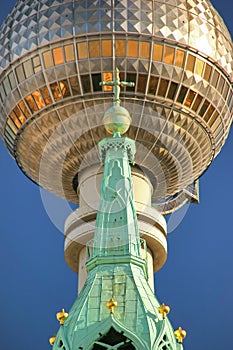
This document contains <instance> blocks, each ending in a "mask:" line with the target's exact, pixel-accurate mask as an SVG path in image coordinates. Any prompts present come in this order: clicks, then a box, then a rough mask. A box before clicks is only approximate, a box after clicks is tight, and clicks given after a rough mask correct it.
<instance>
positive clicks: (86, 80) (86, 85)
mask: <svg viewBox="0 0 233 350" xmlns="http://www.w3.org/2000/svg"><path fill="white" fill-rule="evenodd" d="M81 82H82V87H83V93H84V94H85V93H88V92H91V82H90V77H89V75H81Z"/></svg>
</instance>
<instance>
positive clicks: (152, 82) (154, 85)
mask: <svg viewBox="0 0 233 350" xmlns="http://www.w3.org/2000/svg"><path fill="white" fill-rule="evenodd" d="M158 81H159V78H158V77H153V76H151V77H150V82H149V88H148V94H152V95H155V93H156V90H157V86H158Z"/></svg>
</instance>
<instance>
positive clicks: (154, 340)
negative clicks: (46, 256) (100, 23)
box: [52, 72, 185, 350]
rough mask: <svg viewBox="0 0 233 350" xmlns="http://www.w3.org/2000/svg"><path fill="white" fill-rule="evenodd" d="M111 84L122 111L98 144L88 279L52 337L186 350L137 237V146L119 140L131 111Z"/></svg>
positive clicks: (61, 342)
mask: <svg viewBox="0 0 233 350" xmlns="http://www.w3.org/2000/svg"><path fill="white" fill-rule="evenodd" d="M118 73H119V72H118ZM118 77H119V75H118ZM124 83H125V84H127V83H126V82H124ZM112 85H113V86H114V87H115V97H114V106H113V107H114V108H115V112H116V113H118V112H119V113H118V114H117V115H114V114H112V115H111V120H109V121H108V123H107V126H106V128H107V130H108V129H109V131H110V132H111V133H113V137H112V138H106V139H103V140H102V141H100V142H99V152H100V157H101V161H102V163H103V164H104V174H103V178H102V183H101V191H100V193H101V196H100V197H101V198H100V206H99V210H98V214H97V218H96V228H95V234H94V239H93V240H92V241H91V242H89V243H88V245H87V264H86V266H87V271H88V276H87V279H86V282H85V285H84V287H83V289H82V291H81V293H80V295H79V296H78V298H77V300H76V302H75V303H74V305H73V307H72V309H71V310H70V312H69V316H68V318H66V319H64V324H61V327H60V329H59V332H58V334H57V336H56V339H55V340H54V337H53V338H52V342H54V345H53V350H61V349H62V350H101V349H109V350H110V349H111V350H117V349H119V350H135V349H136V350H144V349H145V350H182V349H183V347H182V344H181V341H182V340H183V338H184V336H185V333H184V331H183V330H182V329H181V328H179V329H178V330H177V332H176V335H175V334H174V331H173V328H172V326H171V324H170V322H169V321H168V318H167V317H166V316H167V313H168V312H169V310H170V308H169V307H168V306H166V305H164V304H163V305H160V304H159V302H158V301H157V299H156V297H155V295H154V293H153V291H152V290H151V288H150V286H149V284H148V281H147V270H146V266H147V264H146V244H145V241H144V240H142V239H141V238H140V236H139V230H138V224H137V216H136V210H135V203H134V197H133V184H132V177H131V170H130V163H133V162H134V154H135V142H134V141H133V140H131V139H129V138H126V137H122V136H121V134H122V133H123V132H125V131H124V130H127V128H126V127H128V126H129V119H127V123H128V124H127V123H126V122H125V117H126V116H127V118H128V116H129V113H128V111H126V110H125V109H123V110H119V109H121V108H123V107H121V106H120V104H119V90H116V87H118V88H119V86H120V82H119V79H118V78H116V79H115V81H114V82H112ZM108 111H109V110H108ZM108 111H107V112H106V113H108ZM112 111H113V110H112ZM125 111H126V112H125ZM121 112H122V113H121ZM106 113H105V116H106ZM111 113H112V112H111ZM121 114H122V115H121ZM129 118H130V117H129ZM126 124H127V125H126ZM59 315H60V314H59ZM62 315H63V314H62ZM62 320H63V318H62ZM176 337H177V339H178V342H177V341H176Z"/></svg>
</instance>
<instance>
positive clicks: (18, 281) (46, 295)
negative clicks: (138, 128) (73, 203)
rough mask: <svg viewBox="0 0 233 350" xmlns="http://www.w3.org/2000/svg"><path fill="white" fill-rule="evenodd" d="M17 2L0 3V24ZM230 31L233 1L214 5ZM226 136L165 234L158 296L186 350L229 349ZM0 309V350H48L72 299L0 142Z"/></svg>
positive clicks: (46, 233) (33, 197)
mask: <svg viewBox="0 0 233 350" xmlns="http://www.w3.org/2000/svg"><path fill="white" fill-rule="evenodd" d="M14 3H15V1H13V0H8V1H7V2H4V3H3V4H1V14H0V22H2V21H3V19H4V18H5V17H6V15H7V13H8V12H9V11H10V9H11V8H12V6H13V5H14ZM212 3H213V4H214V6H215V7H216V8H217V10H218V11H219V12H220V14H221V15H222V17H223V18H224V20H225V22H226V23H227V25H228V28H229V30H230V32H231V33H233V23H232V2H230V1H227V0H222V1H220V0H215V1H212ZM232 149H233V137H232V132H231V134H230V135H229V137H228V140H227V142H226V144H225V146H224V147H223V149H222V152H221V153H220V155H219V156H218V157H217V158H216V159H215V160H214V162H213V164H212V165H211V167H210V168H209V169H208V171H207V172H206V173H205V174H204V175H203V176H202V178H201V180H200V204H199V205H191V206H190V207H189V210H188V212H187V214H186V216H185V217H184V219H183V221H182V223H181V224H180V225H179V227H178V228H177V229H176V230H175V231H174V232H173V233H171V234H170V235H169V237H168V244H169V255H168V260H167V263H166V264H165V266H164V267H163V268H162V270H161V271H160V272H158V274H157V277H156V294H157V296H158V298H159V300H160V301H161V302H165V303H166V304H168V305H170V306H171V313H170V319H171V321H172V324H173V326H174V327H178V326H180V325H181V326H182V327H183V328H184V329H186V330H187V333H188V335H187V338H186V339H185V342H184V345H185V349H186V350H197V349H198V350H204V349H205V350H206V349H211V350H220V349H232V327H233V254H232V250H233V229H232V221H231V220H232V208H233V206H232V197H233V191H232V175H233V172H232V168H233V166H232ZM0 164H1V172H0V177H1V182H0V194H1V199H0V206H1V211H0V218H1V225H0V258H1V263H0V279H1V283H0V310H1V321H0V324H1V340H0V348H1V349H4V350H12V349H19V350H31V349H33V350H41V349H43V350H46V349H48V350H49V349H51V346H50V345H49V343H48V338H49V337H50V336H51V335H53V334H54V333H55V332H56V331H57V329H58V326H59V325H58V322H57V321H56V318H55V314H56V312H57V311H59V310H60V309H61V308H62V307H65V308H66V309H67V310H69V308H70V307H71V305H72V304H73V302H74V300H75V297H76V290H77V278H76V275H75V274H74V273H73V272H72V271H70V269H69V268H68V267H67V265H66V263H65V261H64V258H63V235H62V234H61V233H60V232H59V231H58V230H57V228H56V227H55V226H54V225H53V224H52V222H51V221H50V219H49V217H48V216H47V213H46V211H45V209H44V206H43V203H42V201H41V195H40V190H39V188H38V187H37V186H36V185H35V184H33V183H32V182H31V181H29V180H28V179H27V178H26V177H25V176H24V175H23V174H22V172H21V171H20V170H19V168H18V166H17V165H16V163H15V161H14V160H13V158H11V157H10V155H9V154H8V153H7V151H6V149H5V147H4V145H3V143H2V142H1V141H0Z"/></svg>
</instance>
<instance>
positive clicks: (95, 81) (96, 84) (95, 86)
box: [91, 74, 102, 91]
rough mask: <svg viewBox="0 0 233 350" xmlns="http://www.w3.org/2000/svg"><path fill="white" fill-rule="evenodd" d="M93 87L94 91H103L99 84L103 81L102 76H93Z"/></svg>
mask: <svg viewBox="0 0 233 350" xmlns="http://www.w3.org/2000/svg"><path fill="white" fill-rule="evenodd" d="M91 78H92V86H93V90H94V91H102V87H101V86H100V84H99V82H100V81H101V74H92V75H91Z"/></svg>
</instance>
